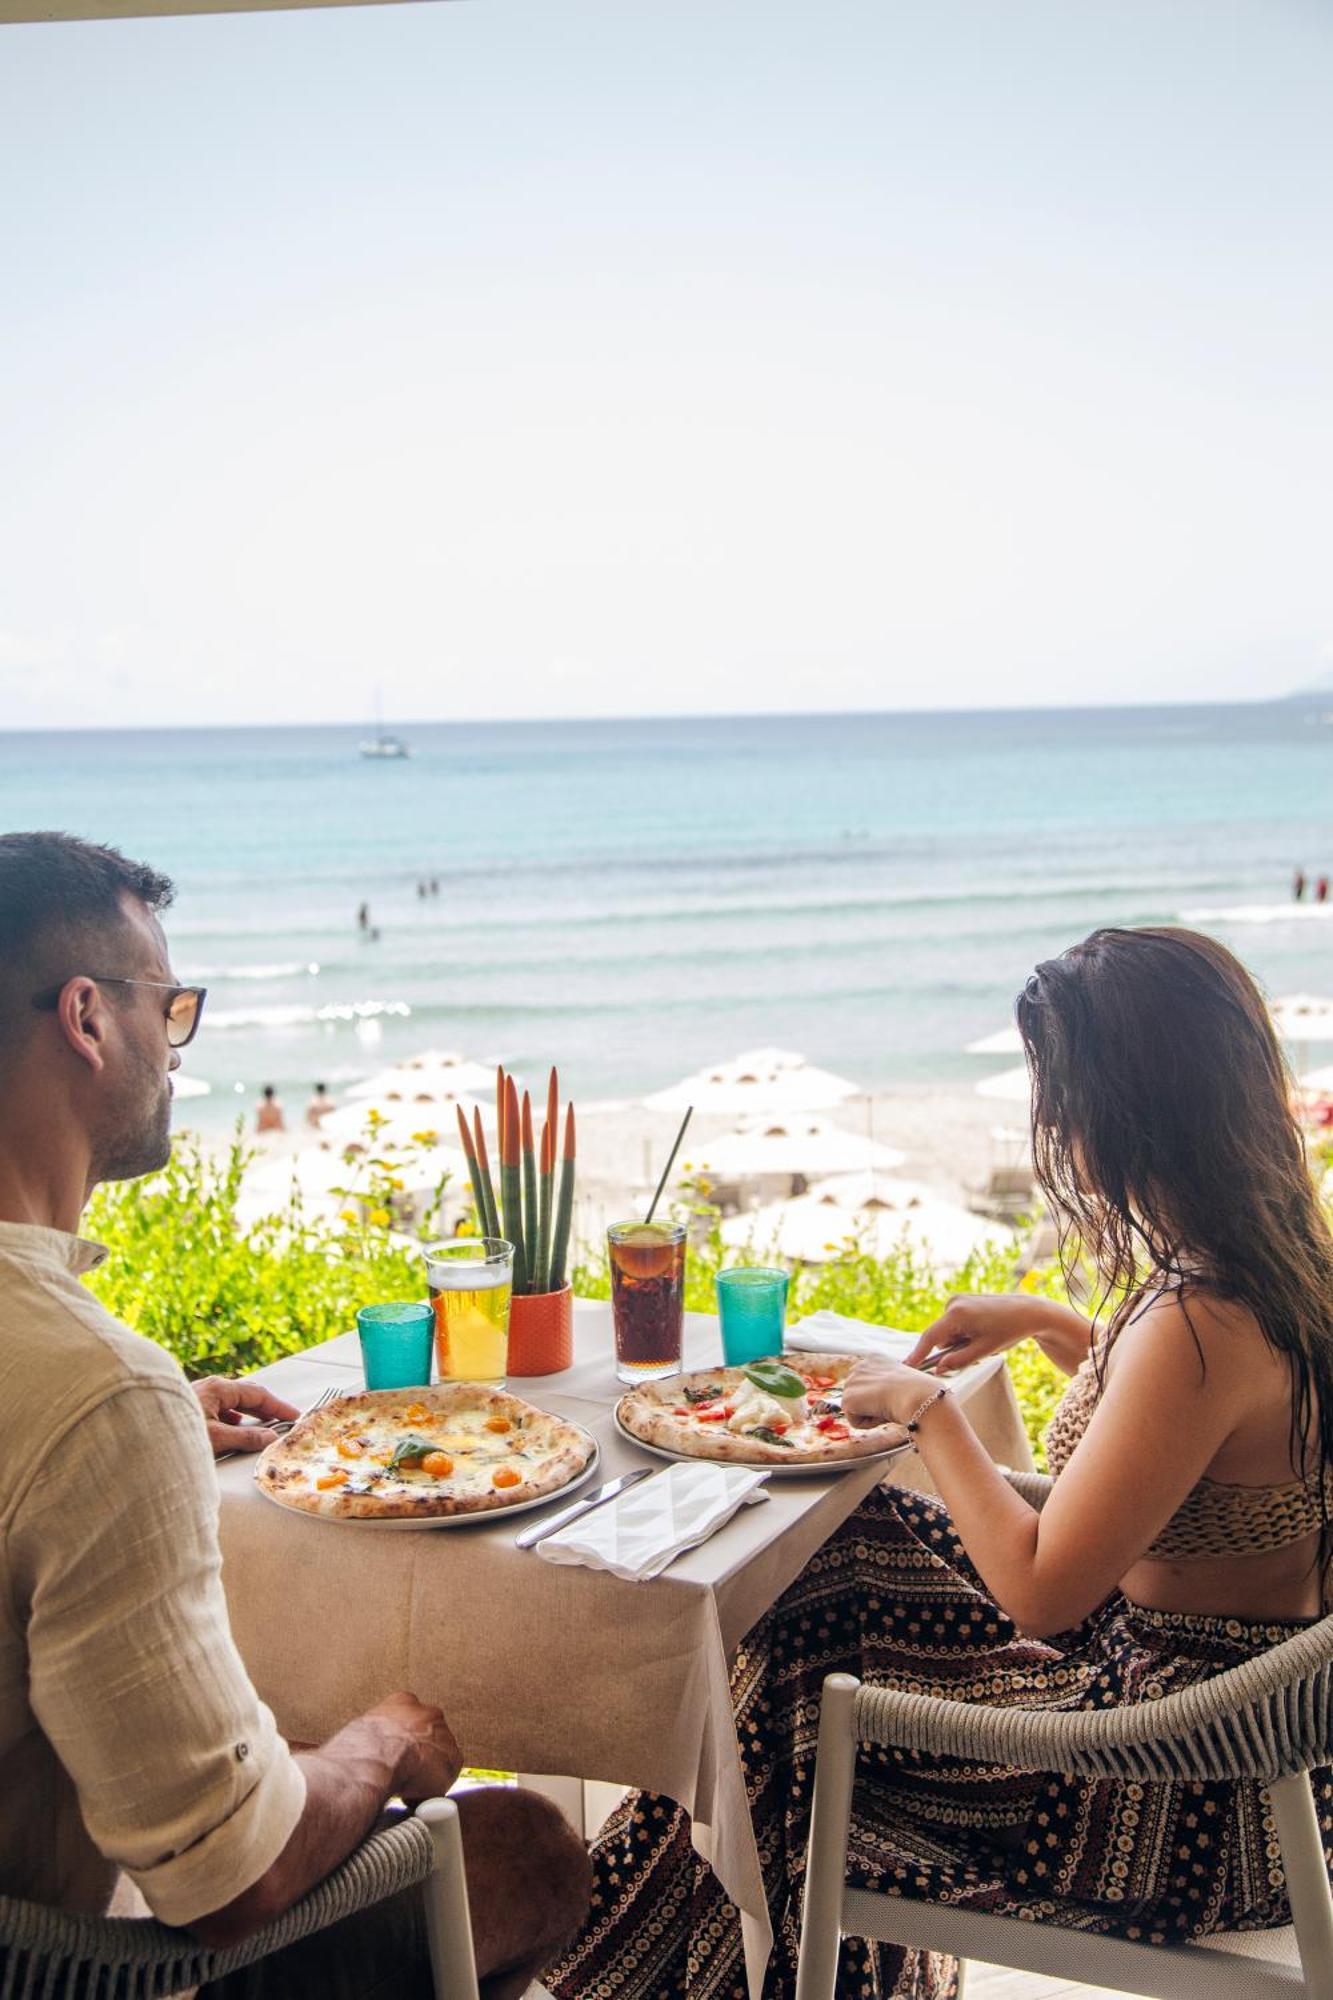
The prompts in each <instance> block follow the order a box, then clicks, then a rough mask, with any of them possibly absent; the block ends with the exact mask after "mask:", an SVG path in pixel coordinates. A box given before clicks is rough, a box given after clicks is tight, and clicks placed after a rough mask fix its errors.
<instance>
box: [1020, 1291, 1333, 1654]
mask: <svg viewBox="0 0 1333 2000" xmlns="http://www.w3.org/2000/svg"><path fill="white" fill-rule="evenodd" d="M1187 1315H1188V1317H1187ZM1182 1332H1183V1333H1185V1334H1186V1335H1187V1337H1189V1338H1191V1339H1195V1338H1197V1341H1198V1347H1199V1352H1200V1375H1199V1384H1198V1416H1199V1425H1200V1428H1204V1429H1208V1428H1215V1425H1212V1424H1210V1421H1209V1420H1210V1418H1211V1417H1212V1415H1213V1412H1214V1410H1215V1409H1216V1408H1222V1409H1224V1410H1225V1411H1226V1412H1227V1413H1228V1418H1227V1424H1226V1428H1225V1431H1224V1434H1223V1435H1222V1437H1221V1440H1220V1442H1218V1443H1217V1445H1216V1448H1215V1449H1214V1450H1213V1451H1212V1453H1211V1455H1210V1456H1209V1457H1208V1459H1207V1463H1206V1465H1205V1468H1204V1470H1203V1472H1202V1473H1201V1475H1200V1477H1199V1478H1198V1480H1197V1481H1196V1483H1195V1484H1194V1485H1193V1486H1192V1487H1191V1488H1190V1490H1189V1492H1188V1493H1187V1495H1186V1496H1185V1498H1184V1500H1183V1501H1182V1503H1181V1505H1180V1506H1179V1507H1178V1508H1177V1509H1176V1511H1175V1512H1174V1513H1173V1514H1172V1515H1171V1518H1170V1519H1169V1520H1168V1521H1167V1522H1166V1523H1165V1524H1164V1525H1163V1526H1162V1527H1161V1528H1160V1530H1159V1531H1158V1532H1157V1534H1156V1535H1154V1537H1153V1539H1152V1541H1151V1542H1150V1544H1149V1546H1148V1548H1147V1550H1146V1551H1145V1552H1144V1554H1143V1555H1142V1556H1141V1557H1140V1558H1138V1559H1137V1560H1136V1561H1134V1562H1133V1563H1132V1564H1131V1565H1130V1567H1129V1568H1128V1569H1127V1570H1126V1572H1125V1573H1124V1575H1123V1576H1122V1578H1121V1584H1120V1587H1121V1589H1122V1590H1123V1591H1124V1593H1125V1595H1126V1596H1127V1597H1130V1598H1132V1599H1133V1600H1134V1601H1135V1602H1136V1603H1139V1604H1144V1605H1148V1606H1151V1607H1153V1608H1155V1609H1159V1610H1169V1611H1182V1612H1203V1613H1213V1614H1220V1615H1226V1614H1233V1615H1234V1616H1236V1617H1242V1618H1298V1617H1312V1616H1317V1615H1318V1614H1319V1613H1320V1611H1321V1609H1323V1608H1324V1607H1323V1605H1322V1602H1321V1591H1320V1581H1319V1539H1320V1528H1321V1523H1322V1508H1321V1494H1320V1489H1321V1478H1320V1474H1319V1471H1318V1463H1319V1443H1318V1429H1317V1425H1313V1424H1312V1426H1311V1432H1310V1446H1311V1454H1310V1458H1309V1461H1308V1464H1307V1465H1306V1466H1304V1467H1302V1466H1301V1465H1300V1464H1299V1463H1295V1462H1294V1461H1293V1441H1292V1389H1293V1382H1292V1367H1291V1363H1290V1360H1289V1359H1288V1357H1287V1356H1285V1355H1283V1354H1279V1353H1276V1352H1275V1351H1274V1350H1273V1348H1272V1347H1271V1346H1270V1345H1269V1343H1268V1341H1267V1340H1266V1339H1265V1338H1264V1335H1263V1333H1262V1332H1261V1331H1260V1328H1259V1326H1258V1324H1257V1322H1256V1320H1255V1318H1254V1315H1253V1314H1252V1313H1251V1312H1250V1311H1249V1310H1248V1309H1247V1308H1245V1307H1243V1306H1239V1305H1236V1304H1234V1303H1231V1302H1229V1301H1227V1300H1224V1299H1220V1298H1218V1297H1217V1296H1216V1295H1215V1294H1208V1293H1205V1292H1201V1291H1197V1290H1195V1291H1191V1293H1190V1295H1189V1299H1188V1304H1187V1305H1182V1304H1181V1303H1180V1301H1179V1299H1178V1297H1175V1296H1169V1295H1168V1296H1164V1297H1162V1298H1160V1299H1159V1300H1157V1301H1156V1302H1155V1303H1154V1304H1153V1305H1152V1306H1151V1307H1149V1308H1148V1309H1147V1310H1146V1311H1145V1312H1143V1313H1142V1314H1141V1315H1140V1316H1139V1317H1138V1318H1137V1319H1136V1320H1135V1321H1134V1322H1133V1323H1132V1325H1131V1326H1129V1327H1127V1328H1126V1329H1125V1331H1124V1332H1122V1334H1121V1335H1120V1337H1119V1339H1118V1340H1117V1341H1116V1342H1115V1344H1114V1345H1113V1346H1112V1347H1111V1349H1110V1352H1109V1355H1106V1356H1105V1357H1104V1358H1100V1359H1097V1358H1094V1357H1093V1356H1090V1357H1089V1359H1088V1361H1087V1362H1086V1363H1085V1364H1084V1366H1083V1367H1082V1368H1081V1369H1080V1370H1079V1371H1078V1373H1077V1374H1076V1375H1075V1376H1074V1377H1073V1379H1072V1380H1071V1382H1070V1385H1069V1389H1068V1390H1067V1392H1066V1394H1065V1396H1064V1398H1063V1400H1062V1401H1061V1403H1060V1405H1059V1408H1058V1409H1057V1411H1056V1413H1055V1415H1054V1417H1053V1418H1052V1420H1051V1425H1050V1428H1049V1429H1048V1431H1047V1434H1046V1448H1047V1454H1048V1460H1049V1463H1050V1466H1051V1470H1052V1472H1054V1473H1055V1474H1056V1475H1057V1477H1058V1476H1059V1474H1060V1473H1061V1472H1063V1470H1064V1468H1065V1467H1066V1466H1067V1465H1068V1464H1069V1462H1070V1461H1071V1459H1072V1457H1073V1455H1074V1453H1075V1451H1076V1450H1077V1449H1078V1446H1079V1444H1080V1442H1081V1440H1082V1438H1083V1437H1084V1435H1085V1434H1086V1433H1087V1431H1088V1430H1089V1429H1090V1427H1091V1424H1092V1422H1093V1419H1094V1417H1095V1416H1096V1413H1097V1410H1098V1407H1099V1404H1100V1402H1101V1392H1102V1387H1103V1384H1105V1385H1106V1387H1107V1388H1108V1389H1109V1387H1110V1384H1111V1383H1112V1381H1113V1379H1114V1378H1115V1375H1116V1373H1117V1371H1118V1369H1119V1368H1120V1367H1121V1366H1122V1365H1123V1363H1124V1361H1125V1360H1126V1359H1127V1358H1128V1357H1129V1355H1131V1354H1132V1353H1135V1351H1136V1350H1138V1349H1140V1347H1141V1344H1143V1343H1148V1342H1152V1341H1154V1340H1156V1341H1159V1342H1160V1341H1161V1340H1163V1339H1164V1338H1165V1339H1171V1338H1173V1337H1174V1338H1179V1337H1180V1335H1181V1334H1182ZM1135 1444H1136V1441H1135V1439H1134V1437H1133V1436H1132V1435H1130V1436H1127V1437H1126V1439H1125V1446H1124V1448H1125V1454H1126V1463H1125V1470H1126V1471H1127V1472H1129V1473H1130V1474H1131V1475H1134V1473H1135V1468H1134V1466H1133V1459H1134V1456H1135ZM1150 1470H1151V1468H1144V1472H1145V1474H1146V1473H1147V1472H1149V1471H1150ZM1331 1497H1333V1496H1331ZM1094 1532H1095V1530H1094Z"/></svg>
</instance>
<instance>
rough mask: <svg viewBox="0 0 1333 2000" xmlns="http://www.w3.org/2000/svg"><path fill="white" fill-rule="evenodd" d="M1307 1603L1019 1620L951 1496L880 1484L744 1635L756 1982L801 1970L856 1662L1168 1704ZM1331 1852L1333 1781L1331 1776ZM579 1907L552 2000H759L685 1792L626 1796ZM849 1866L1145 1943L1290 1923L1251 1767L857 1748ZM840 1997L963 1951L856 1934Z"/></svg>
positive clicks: (968, 1692) (1056, 1702) (894, 1671)
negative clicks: (1036, 1768) (807, 1874)
mask: <svg viewBox="0 0 1333 2000" xmlns="http://www.w3.org/2000/svg"><path fill="white" fill-rule="evenodd" d="M1305 1622H1307V1621H1296V1622H1293V1623H1290V1624H1280V1625H1279V1624H1260V1623H1256V1622H1249V1621H1246V1620H1243V1619H1236V1618H1217V1617H1196V1616H1186V1615H1184V1614H1180V1613H1175V1612H1166V1611H1149V1610H1145V1609H1144V1608H1143V1607H1141V1606H1139V1605H1135V1604H1132V1603H1131V1602H1129V1601H1128V1600H1127V1599H1126V1598H1124V1597H1122V1596H1120V1595H1119V1594H1117V1595H1115V1596H1113V1597H1112V1598H1110V1599H1109V1600H1108V1602H1107V1603H1105V1604H1104V1605H1102V1607H1101V1608H1100V1609H1099V1610H1098V1611H1096V1612H1094V1613H1093V1615H1092V1616H1091V1617H1090V1618H1088V1619H1086V1620H1085V1621H1084V1622H1083V1624H1081V1625H1080V1626H1078V1627H1077V1628H1076V1629H1075V1630H1073V1631H1071V1632H1067V1633H1062V1634H1059V1635H1057V1636H1056V1637H1054V1638H1048V1639H1040V1640H1039V1639H1030V1638H1024V1637H1022V1636H1021V1635H1020V1634H1019V1632H1018V1631H1017V1630H1016V1629H1015V1627H1014V1625H1013V1623H1012V1622H1011V1621H1010V1620H1009V1619H1008V1618H1007V1617H1006V1616H1005V1614H1004V1613H1003V1612H1002V1611H1000V1610H999V1609H998V1608H997V1606H996V1605H995V1604H994V1603H993V1602H992V1600H991V1599H990V1598H989V1597H988V1596H987V1595H986V1592H985V1589H984V1587H983V1586H982V1583H981V1580H980V1578H979V1577H978V1575H977V1573H976V1571H975V1570H974V1569H973V1568H972V1565H971V1563H970V1562H969V1561H968V1558H967V1556H966V1555H965V1554H964V1552H963V1548H962V1544H961V1543H960V1542H959V1540H958V1538H957V1536H956V1535H955V1533H954V1531H953V1527H952V1524H951V1522H950V1519H949V1516H948V1514H947V1512H946V1511H945V1509H944V1508H943V1506H942V1505H941V1504H940V1503H939V1501H937V1500H932V1499H927V1498H926V1497H925V1496H924V1495H922V1494H920V1493H913V1492H908V1491H905V1490H902V1489H895V1488H888V1487H881V1488H878V1489H877V1490H876V1491H875V1492H874V1493H872V1494H871V1495H870V1496H869V1498H868V1499H866V1500H865V1501H863V1502H862V1504H861V1506H860V1507H859V1508H858V1509H857V1511H856V1513H855V1514H853V1515H852V1516H851V1517H850V1518H849V1519H848V1520H847V1521H846V1522H845V1523H844V1525H843V1526H842V1527H841V1528H840V1529H839V1530H838V1532H837V1533H836V1534H835V1535H834V1536H833V1537H832V1538H831V1539H830V1540H829V1541H828V1542H827V1543H825V1545H824V1547H823V1548H822V1549H821V1550H820V1551H819V1553H818V1555H817V1556H815V1557H814V1559H813V1560H812V1561H811V1563H810V1564H809V1566H808V1567H807V1568H806V1570H805V1571H804V1573H803V1574H802V1575H801V1577H799V1578H798V1580H797V1581H796V1583H794V1584H793V1585H792V1587H791V1589H790V1590H788V1591H787V1592H786V1594H785V1595H784V1596H783V1597H782V1598H780V1599H779V1601H778V1602H777V1604H775V1605H774V1607H773V1609H772V1610H771V1611H769V1612H768V1613H767V1614H766V1615H765V1616H764V1617H763V1618H762V1619H761V1620H760V1622H759V1623H758V1625H756V1626H755V1627H754V1629H753V1631H751V1632H750V1633H748V1634H747V1636H746V1638H745V1639H744V1640H743V1641H742V1643H741V1646H740V1649H739V1651H738V1653H737V1657H736V1662H735V1666H734V1668H733V1670H732V1697H733V1702H734V1708H735V1716H736V1728H737V1736H738V1739H739V1742H740V1746H741V1754H742V1759H743V1763H744V1769H745V1778H746V1788H747V1792H748V1795H749V1800H750V1809H751V1812H752V1814H753V1819H754V1829H755V1835H756V1839H757V1841H758V1847H759V1858H760V1863H761V1866H762V1869H763V1875H764V1883H765V1888H766V1893H767V1897H768V1906H769V1912H770V1915H771V1917H772V1922H773V1932H774V1938H775V1946H774V1951H773V1956H772V1959H771V1960H770V1962H769V1967H768V1973H767V1978H766V1981H765V1986H764V1994H765V2000H790V1996H791V1994H792V1992H793V1990H794V1987H795V1980H796V1959H797V1947H798V1942H799V1925H800V1909H801V1892H802V1885H803V1879H804V1866H805V1845H806V1836H807V1831H808V1823H809V1811H810V1791H811V1785H812V1782H813V1777H814V1761H815V1738H816V1733H817V1730H818V1724H819V1701H820V1690H821V1686H822V1683H823V1679H824V1676H825V1674H828V1673H833V1672H846V1673H853V1674H856V1675H858V1676H859V1677H860V1678H861V1679H862V1680H865V1681H870V1682H875V1683H879V1684H880V1685H885V1686H893V1687H900V1688H909V1689H913V1690H916V1691H919V1692H921V1693H926V1694H937V1695H943V1696H945V1697H946V1698H948V1699H950V1700H954V1701H970V1702H983V1703H989V1704H993V1705H996V1706H1001V1707H1022V1708H1041V1709H1088V1708H1112V1707H1117V1706H1120V1705H1122V1704H1125V1703H1128V1702H1141V1701H1153V1700H1156V1699H1158V1698H1159V1697H1160V1696H1162V1695H1165V1694H1168V1693H1171V1692H1172V1691H1174V1690H1175V1689H1177V1688H1182V1687H1186V1686H1188V1685H1189V1684H1190V1683H1192V1682H1195V1681H1201V1680H1206V1679H1208V1678H1209V1677H1211V1676H1212V1675H1213V1674H1216V1673H1219V1672H1221V1671H1222V1670H1223V1669H1224V1668H1226V1667H1230V1666H1234V1665H1236V1664H1237V1663H1238V1662H1239V1661H1241V1660H1244V1659H1247V1658H1249V1657H1250V1656H1251V1655H1252V1654H1254V1653H1257V1652H1261V1651H1264V1650H1266V1649H1267V1648H1269V1647H1271V1646H1274V1645H1276V1644H1277V1643H1278V1642H1279V1641H1280V1640H1282V1639H1285V1638H1288V1637H1290V1636H1291V1634H1292V1633H1293V1632H1295V1631H1297V1630H1299V1629H1300V1628H1301V1625H1302V1624H1303V1623H1305ZM1315 1792H1316V1799H1317V1802H1318V1809H1319V1819H1320V1825H1321V1827H1322V1830H1323V1835H1324V1846H1325V1850H1326V1851H1327V1852H1329V1854H1330V1856H1331V1857H1333V1783H1330V1777H1329V1773H1328V1772H1326V1771H1324V1772H1320V1773H1318V1774H1317V1775H1316V1779H1315ZM593 1863H594V1875H595V1888H594V1895H593V1904H592V1910H591V1914H590V1915H589V1918H588V1922H587V1924H586V1926H585V1927H584V1930H583V1932H582V1934H581V1935H580V1937H579V1938H578V1939H577V1940H576V1942H575V1943H574V1945H572V1946H571V1947H570V1949H569V1951H568V1952H567V1953H566V1954H565V1956H564V1958H563V1959H561V1960H560V1962H559V1963H558V1964H557V1965H556V1966H555V1967H554V1968H552V1969H550V1970H548V1971H547V1972H546V1973H544V1975H543V1978H544V1981H545V1984H546V1985H547V1986H548V1988H549V1989H550V1991H551V1992H552V1993H553V1994H554V1995H555V1996H556V2000H745V1996H746V1990H747V1989H746V1983H745V1968H744V1961H743V1957H742V1951H741V1932H740V1921H739V1917H738V1914H737V1911H736V1908H735V1906H734V1905H733V1904H731V1903H729V1902H728V1901H727V1899H726V1897H725V1895H724V1894H723V1892H722V1890H721V1888H720V1886H719V1884H718V1882H717V1880H716V1878H715V1877H714V1876H713V1874H712V1872H711V1870H710V1869H709V1868H708V1867H707V1865H706V1864H705V1863H704V1862H703V1861H701V1860H700V1859H699V1857H698V1856H697V1855H696V1854H695V1853H694V1851H693V1849H692V1847H691V1846H690V1837H689V1822H688V1819H687V1818H686V1815H685V1814H684V1812H683V1811H682V1810H681V1808H680V1807H679V1806H676V1805H673V1804H672V1803H671V1802H670V1801H669V1800H667V1799H662V1798H657V1797H654V1796H652V1795H651V1794H648V1793H644V1792H633V1793H630V1794H629V1796H628V1797H627V1798H626V1799H625V1801H624V1802H623V1803H622V1805H621V1806H620V1807H619V1809H618V1810H617V1811H616V1812H615V1813H614V1814H613V1815H612V1817H611V1819H610V1820H609V1821H608V1822H607V1824H606V1826H605V1827H604V1828H603V1830H602V1833H601V1834H600V1836H599V1837H598V1839H597V1841H596V1843H595V1845H594V1849H593ZM848 1874H849V1878H850V1879H852V1880H854V1881H855V1882H856V1883H857V1884H859V1885H860V1886H862V1887H865V1888H871V1889H882V1890H888V1891H889V1892H891V1893H901V1894H903V1895H906V1896H913V1895H918V1896H924V1897H927V1898H929V1899H931V1900H932V1901H946V1900H947V1901H949V1902H952V1903H955V1904H958V1905H962V1906H964V1907H966V1908H969V1909H974V1910H983V1911H989V1912H992V1913H994V1914H997V1915H1013V1914H1017V1913H1019V1912H1021V1913H1022V1914H1024V1915H1025V1916H1029V1917H1034V1916H1035V1917H1037V1918H1039V1919H1040V1918H1042V1917H1046V1918H1048V1919H1050V1920H1053V1921H1056V1922H1059V1923H1062V1924H1068V1925H1072V1926H1074V1927H1076V1928H1080V1929H1084V1930H1088V1931H1095V1932H1103V1933H1112V1934H1114V1935H1117V1936H1120V1937H1127V1938H1136V1939H1140V1940H1146V1941H1149V1942H1163V1941H1178V1940H1184V1939H1188V1938H1194V1937H1199V1936H1202V1935H1204V1934H1205V1933H1206V1932H1208V1931H1211V1930H1219V1929H1231V1928H1236V1929H1267V1928H1270V1927H1272V1926H1273V1925H1276V1924H1282V1923H1286V1922H1287V1921H1288V1914H1287V1907H1286V1897H1285V1891H1284V1888H1283V1878H1282V1872H1281V1866H1280V1860H1279V1850H1278V1846H1277V1838H1276V1833H1275V1829H1274V1826H1273V1821H1272V1817H1271V1814H1270V1812H1269V1811H1268V1809H1267V1803H1266V1799H1265V1797H1264V1795H1263V1794H1262V1792H1261V1791H1260V1789H1259V1787H1258V1786H1256V1785H1252V1784H1245V1783H1232V1782H1215V1783H1214V1782H1210V1783H1200V1784H1192V1783H1191V1784H1186V1783H1165V1782H1163V1783H1154V1784H1143V1785H1140V1784H1131V1783H1128V1782H1126V1781H1123V1780H1118V1779H1117V1780H1110V1779H1085V1778H1070V1777H1062V1776H1060V1775H1058V1774H1055V1773H1049V1772H1048V1773H1037V1774H1033V1773H1031V1772H1023V1771H1014V1770H1008V1769H1004V1768H1002V1767H998V1766H990V1765H976V1764H968V1763H965V1762H963V1761H961V1760H958V1759H954V1758H949V1757H937V1756H929V1755H925V1754H922V1753H917V1752H911V1751H897V1750H889V1749H882V1748H878V1747H875V1746H863V1747H862V1750H861V1753H860V1757H859V1760H858V1764H857V1785H856V1797H855V1805H854V1809H853V1818H852V1830H851V1847H850V1853H849V1861H848ZM837 1991H838V1995H839V2000H890V1996H893V2000H953V1996H954V1994H955V1993H956V1991H957V1966H956V1963H955V1961H954V1960H952V1959H949V1958H945V1957H943V1956H941V1955H940V1954H938V1953H935V1952H924V1951H905V1950H903V1949H901V1948H900V1947H898V1946H896V1945H880V1944H873V1943H867V1942H865V1941H863V1940H858V1939H846V1940H845V1941H844V1943H843V1948H842V1960H841V1964H840V1967H839V1974H838V1984H837Z"/></svg>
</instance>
